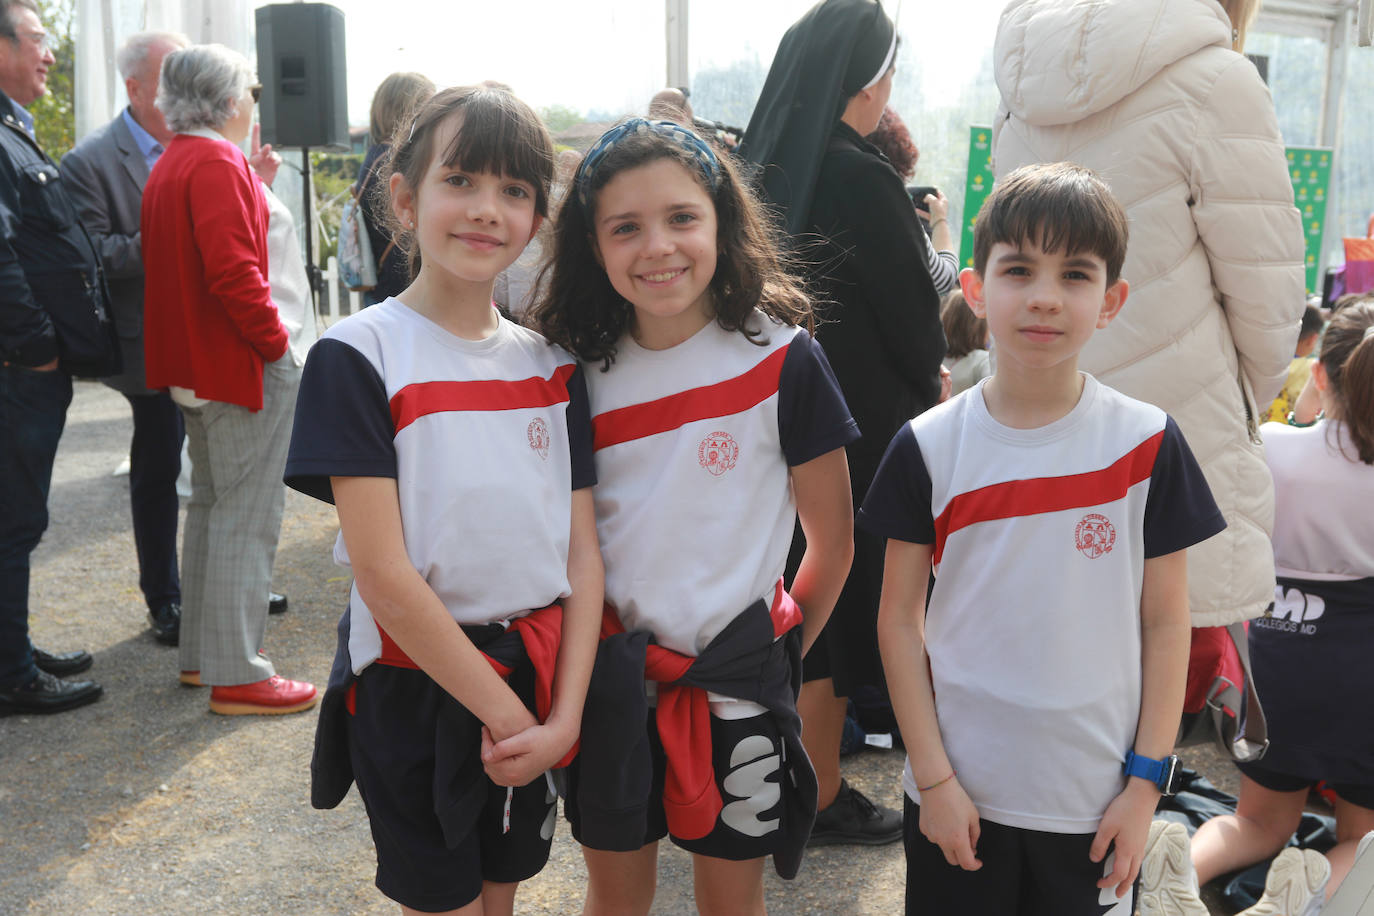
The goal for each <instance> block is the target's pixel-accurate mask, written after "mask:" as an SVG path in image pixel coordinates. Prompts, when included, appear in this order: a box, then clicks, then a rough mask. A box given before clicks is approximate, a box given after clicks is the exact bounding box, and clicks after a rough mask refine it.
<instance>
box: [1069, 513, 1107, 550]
mask: <svg viewBox="0 0 1374 916" xmlns="http://www.w3.org/2000/svg"><path fill="white" fill-rule="evenodd" d="M1115 544H1116V528H1115V527H1113V525H1112V523H1111V522H1109V521H1108V520H1107V517H1106V516H1105V515H1098V514H1097V513H1095V512H1093V513H1089V514H1088V515H1085V516H1083V520H1082V521H1080V522H1079V523H1078V528H1077V529H1075V531H1074V533H1073V545H1074V546H1075V547H1077V548H1078V551H1079V552H1080V553H1081V554H1083V556H1085V557H1087V558H1088V559H1089V560H1096V559H1097V558H1098V557H1100V556H1103V555H1104V554H1109V553H1111V552H1112V547H1113V546H1115Z"/></svg>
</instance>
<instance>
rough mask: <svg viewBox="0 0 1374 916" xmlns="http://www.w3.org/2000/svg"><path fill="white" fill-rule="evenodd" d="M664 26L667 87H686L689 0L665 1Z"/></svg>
mask: <svg viewBox="0 0 1374 916" xmlns="http://www.w3.org/2000/svg"><path fill="white" fill-rule="evenodd" d="M666 3H667V6H666V8H665V10H664V17H663V18H664V25H665V27H666V29H667V50H668V54H667V58H668V81H667V85H669V86H676V87H678V88H680V89H685V88H686V87H687V80H688V77H687V5H688V3H689V0H666Z"/></svg>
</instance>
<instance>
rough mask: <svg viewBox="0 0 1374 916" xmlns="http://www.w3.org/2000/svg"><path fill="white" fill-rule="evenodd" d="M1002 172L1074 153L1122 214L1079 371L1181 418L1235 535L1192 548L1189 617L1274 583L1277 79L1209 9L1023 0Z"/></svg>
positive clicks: (1299, 267)
mask: <svg viewBox="0 0 1374 916" xmlns="http://www.w3.org/2000/svg"><path fill="white" fill-rule="evenodd" d="M994 53H995V59H996V62H997V86H998V88H999V89H1000V90H1001V94H1002V103H1001V109H1000V110H999V111H998V115H997V121H996V126H995V127H994V129H993V157H994V168H995V170H996V174H997V175H999V176H1001V175H1004V174H1006V173H1007V172H1010V171H1011V170H1012V169H1015V168H1016V167H1018V166H1021V165H1026V164H1028V163H1034V162H1058V161H1061V160H1069V161H1072V162H1077V163H1079V164H1081V165H1086V166H1088V167H1090V168H1092V169H1094V170H1096V171H1097V172H1098V173H1099V174H1101V175H1102V176H1103V178H1105V179H1106V180H1107V182H1108V183H1109V184H1110V185H1111V187H1112V190H1113V191H1114V192H1115V193H1116V196H1117V198H1118V199H1119V200H1120V201H1121V203H1122V205H1123V206H1124V207H1125V208H1126V213H1127V215H1128V216H1129V218H1130V231H1131V240H1130V246H1129V250H1128V252H1127V255H1126V264H1125V267H1124V269H1123V271H1122V275H1123V276H1124V277H1125V279H1126V280H1127V281H1129V283H1130V294H1129V296H1128V298H1127V301H1126V306H1125V308H1124V309H1123V310H1122V312H1121V314H1120V315H1119V316H1118V317H1117V319H1116V320H1115V321H1114V322H1113V323H1112V324H1111V325H1110V326H1108V327H1107V328H1106V329H1105V330H1102V331H1098V332H1097V334H1096V335H1095V336H1094V338H1093V339H1092V341H1091V342H1090V343H1089V344H1088V347H1087V349H1086V350H1085V351H1084V353H1083V355H1082V358H1081V360H1080V365H1081V366H1082V367H1083V368H1084V369H1086V370H1087V371H1088V372H1091V373H1092V374H1093V375H1095V376H1096V377H1097V378H1098V379H1100V380H1101V381H1103V382H1105V383H1106V384H1108V385H1111V386H1112V387H1114V388H1116V389H1118V390H1120V391H1122V392H1125V393H1126V394H1128V395H1131V396H1132V397H1136V398H1140V399H1141V400H1144V401H1150V402H1152V403H1154V404H1157V405H1159V406H1160V407H1162V408H1164V410H1166V411H1168V413H1169V414H1170V415H1171V416H1173V417H1174V419H1175V420H1176V421H1177V422H1178V424H1179V426H1180V427H1181V428H1182V430H1183V433H1184V435H1185V436H1186V437H1187V439H1188V443H1189V445H1190V446H1191V447H1192V449H1193V452H1194V454H1196V455H1197V458H1198V460H1199V461H1200V462H1201V464H1202V467H1203V470H1204V471H1205V472H1206V475H1207V481H1208V483H1209V484H1210V485H1211V488H1212V494H1213V495H1214V496H1215V497H1216V500H1217V503H1218V504H1219V505H1220V506H1221V509H1222V512H1223V513H1224V514H1225V516H1226V523H1227V528H1226V530H1225V531H1223V532H1222V533H1221V534H1219V535H1217V536H1216V537H1214V538H1211V539H1210V540H1208V541H1206V542H1204V543H1202V544H1200V545H1198V546H1196V547H1194V548H1192V549H1190V550H1189V552H1188V578H1189V582H1188V593H1189V594H1188V597H1189V603H1190V606H1191V608H1192V613H1193V625H1194V626H1220V625H1222V624H1229V623H1233V622H1235V621H1238V620H1244V619H1246V618H1250V617H1255V616H1257V615H1259V614H1261V613H1262V612H1263V611H1264V608H1265V606H1266V605H1267V604H1268V602H1269V601H1270V600H1272V598H1273V593H1274V559H1273V553H1272V549H1271V547H1270V544H1269V533H1270V531H1271V530H1272V529H1273V518H1274V494H1273V484H1272V482H1271V480H1270V477H1269V471H1268V468H1267V467H1266V466H1265V463H1264V455H1263V450H1262V447H1261V445H1260V441H1259V434H1258V431H1257V418H1258V417H1259V416H1260V413H1259V410H1258V408H1257V405H1259V404H1264V405H1267V404H1268V403H1269V402H1270V400H1271V399H1272V398H1273V397H1274V396H1275V395H1276V394H1277V393H1278V391H1279V388H1280V387H1281V386H1282V384H1283V379H1284V375H1285V373H1286V371H1287V368H1288V362H1289V360H1290V359H1291V358H1292V356H1293V348H1294V345H1295V343H1296V340H1297V333H1298V321H1299V318H1300V316H1301V314H1302V310H1303V302H1304V282H1303V281H1304V277H1303V254H1304V251H1303V230H1302V224H1301V220H1300V218H1299V215H1298V211H1297V210H1296V209H1294V207H1293V191H1292V185H1291V183H1290V181H1289V178H1288V167H1287V161H1286V159H1285V157H1284V149H1283V140H1282V139H1281V137H1280V136H1279V129H1278V122H1277V120H1276V119H1275V117H1274V105H1273V101H1272V100H1271V98H1270V96H1269V91H1268V89H1267V88H1266V87H1265V86H1264V84H1263V82H1262V81H1261V80H1260V77H1259V74H1258V73H1257V72H1256V70H1255V68H1254V66H1252V65H1251V63H1250V62H1249V61H1248V60H1246V59H1245V58H1244V57H1243V56H1241V55H1239V54H1237V53H1235V52H1234V51H1232V50H1231V25H1230V21H1229V20H1228V19H1227V17H1226V14H1225V13H1224V12H1223V11H1222V8H1221V7H1220V6H1219V5H1218V4H1217V3H1216V2H1215V0H1129V2H1121V0H1096V2H1091V0H1087V2H1085V0H1021V2H1015V0H1014V2H1012V3H1011V4H1010V5H1009V6H1008V7H1007V8H1006V10H1005V11H1004V12H1003V13H1002V20H1001V23H1000V25H999V27H998V31H997V43H996V48H995V52H994Z"/></svg>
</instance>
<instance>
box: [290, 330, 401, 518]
mask: <svg viewBox="0 0 1374 916" xmlns="http://www.w3.org/2000/svg"><path fill="white" fill-rule="evenodd" d="M394 436H395V428H394V424H393V423H392V420H391V405H390V403H389V402H388V400H387V396H386V385H384V384H383V383H382V377H381V376H380V375H378V374H377V370H376V369H374V368H373V367H372V364H371V363H370V362H368V361H367V358H366V357H365V356H363V355H362V354H361V353H359V352H358V351H357V350H355V349H353V348H352V347H350V346H349V345H348V344H346V343H341V342H339V341H337V340H332V339H328V338H326V339H325V340H321V341H320V342H319V343H317V344H315V346H313V347H311V348H310V356H309V357H307V358H306V361H305V369H304V371H303V372H302V373H301V387H300V394H299V395H298V396H297V398H296V419H295V423H294V424H293V426H292V429H291V450H290V451H289V452H288V453H287V456H286V473H285V475H284V479H285V480H286V485H287V486H288V487H291V488H292V489H294V490H300V491H301V492H302V493H304V494H306V495H307V496H313V497H315V498H316V499H322V500H324V501H325V502H327V503H332V502H334V490H333V487H331V486H330V484H329V478H330V477H391V478H393V479H394V478H395V477H396V446H395V443H394V442H393V438H394Z"/></svg>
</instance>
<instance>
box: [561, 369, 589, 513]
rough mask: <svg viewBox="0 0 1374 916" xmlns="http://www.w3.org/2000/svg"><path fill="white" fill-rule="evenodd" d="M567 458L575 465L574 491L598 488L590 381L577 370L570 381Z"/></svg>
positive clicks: (573, 471)
mask: <svg viewBox="0 0 1374 916" xmlns="http://www.w3.org/2000/svg"><path fill="white" fill-rule="evenodd" d="M567 416H568V458H569V460H570V461H571V462H572V488H573V489H574V490H580V489H582V488H583V487H594V486H596V452H595V451H594V450H593V449H592V410H591V405H590V403H589V402H588V400H587V380H586V378H585V377H583V375H582V367H581V366H578V367H577V369H575V370H574V371H573V374H572V375H571V376H569V378H568V414H567Z"/></svg>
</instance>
